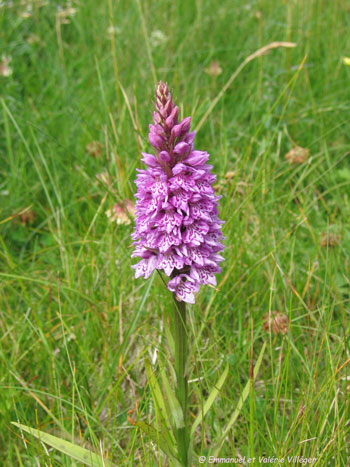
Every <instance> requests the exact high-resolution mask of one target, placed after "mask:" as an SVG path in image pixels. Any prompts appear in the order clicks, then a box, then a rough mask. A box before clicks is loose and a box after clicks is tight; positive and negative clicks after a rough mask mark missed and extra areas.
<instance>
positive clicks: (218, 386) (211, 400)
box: [191, 364, 229, 437]
mask: <svg viewBox="0 0 350 467" xmlns="http://www.w3.org/2000/svg"><path fill="white" fill-rule="evenodd" d="M228 370H229V365H228V364H227V365H226V368H225V370H224V372H223V373H222V375H221V376H220V378H219V381H218V382H217V383H216V385H215V386H214V387H213V389H212V390H211V393H210V394H209V397H208V399H207V400H206V401H205V404H204V406H203V410H201V411H200V412H199V413H198V415H197V417H196V419H195V421H194V422H193V425H192V428H191V437H192V436H193V433H194V432H195V430H196V428H197V426H198V425H199V424H200V423H201V422H202V420H203V418H204V417H205V416H206V414H207V413H208V411H209V409H210V407H211V406H212V405H213V403H214V401H215V399H216V398H217V396H218V394H219V393H220V390H221V388H222V386H223V384H224V382H225V380H226V378H227V375H228Z"/></svg>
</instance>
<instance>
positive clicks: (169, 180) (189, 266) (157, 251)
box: [132, 82, 224, 303]
mask: <svg viewBox="0 0 350 467" xmlns="http://www.w3.org/2000/svg"><path fill="white" fill-rule="evenodd" d="M155 98H156V102H155V111H154V112H153V124H152V125H149V129H150V131H149V141H150V143H151V145H152V146H153V148H154V154H147V153H142V155H143V159H142V161H143V162H144V163H145V164H146V166H147V169H146V170H138V175H137V179H136V181H135V183H136V185H137V193H136V195H135V197H136V198H137V201H136V228H135V231H134V233H133V235H132V238H133V240H134V243H133V244H134V246H135V250H134V252H133V254H132V256H133V257H141V258H142V259H141V261H140V262H139V263H137V264H136V265H134V266H133V268H134V269H135V277H136V278H137V277H140V276H144V277H145V278H147V277H149V276H150V275H151V273H152V272H153V271H154V269H159V270H163V271H164V273H165V274H166V275H167V276H169V277H170V280H169V282H168V289H169V290H170V291H171V292H173V293H174V294H175V297H176V299H177V300H178V301H184V302H187V303H194V302H195V295H194V294H195V293H197V292H198V291H199V288H200V285H205V284H211V285H213V286H215V285H216V278H215V274H216V273H218V272H220V271H221V269H220V267H219V263H220V262H221V261H222V260H223V257H222V256H221V255H220V254H219V252H220V251H222V250H223V249H224V247H223V245H222V243H221V241H222V240H223V238H224V237H223V235H222V233H221V224H223V221H221V220H220V219H219V217H218V209H217V203H218V200H219V198H220V196H215V194H214V190H213V188H212V184H213V183H214V181H215V179H216V176H215V175H212V174H211V172H210V170H211V169H212V166H211V165H209V164H207V161H208V159H209V154H208V153H207V152H204V151H198V150H194V148H193V140H194V137H195V132H192V133H191V132H190V124H191V117H187V118H185V119H184V120H182V121H181V122H180V123H179V122H178V117H179V109H178V107H177V106H176V105H175V104H174V102H173V100H172V97H171V94H170V92H169V89H168V86H167V84H165V83H162V82H160V83H159V84H158V85H157V87H156V91H155Z"/></svg>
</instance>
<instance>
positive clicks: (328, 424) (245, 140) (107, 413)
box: [0, 0, 350, 466]
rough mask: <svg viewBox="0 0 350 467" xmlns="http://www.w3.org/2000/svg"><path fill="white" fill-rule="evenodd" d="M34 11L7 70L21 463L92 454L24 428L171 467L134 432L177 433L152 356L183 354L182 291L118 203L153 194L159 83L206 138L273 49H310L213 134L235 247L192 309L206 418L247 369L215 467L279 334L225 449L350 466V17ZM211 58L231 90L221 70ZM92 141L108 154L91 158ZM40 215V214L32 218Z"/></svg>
mask: <svg viewBox="0 0 350 467" xmlns="http://www.w3.org/2000/svg"><path fill="white" fill-rule="evenodd" d="M22 3H23V2H22ZM24 3H25V2H24ZM26 3H28V4H30V3H31V2H29V1H28V2H26ZM32 3H33V9H32V15H31V16H30V17H29V18H22V17H21V16H20V13H21V12H22V11H23V9H24V8H25V7H24V6H23V5H22V6H21V5H20V2H19V1H14V2H12V4H11V3H10V2H2V6H1V7H0V56H1V55H6V56H11V57H12V62H11V63H10V65H11V67H12V69H13V74H12V75H10V76H8V77H1V76H0V95H1V105H0V107H1V109H0V223H1V224H0V277H1V282H0V327H1V336H0V414H1V419H0V453H1V454H0V463H1V465H6V466H13V465H23V466H27V465H53V466H60V465H63V466H70V465H72V462H73V461H72V460H70V459H69V458H68V457H66V456H64V455H63V454H60V453H59V452H58V451H54V450H50V449H49V448H46V449H47V451H45V449H44V447H43V445H42V444H40V443H39V442H37V441H36V440H35V439H34V438H33V437H31V436H30V435H26V436H25V440H26V441H25V442H24V441H23V439H22V438H21V435H20V432H19V430H18V429H17V428H15V427H14V426H13V425H11V423H10V422H11V421H18V422H19V423H22V424H25V425H28V426H31V427H33V428H37V429H40V430H43V431H46V432H48V433H51V434H53V435H55V436H62V437H65V438H66V439H67V440H73V441H74V442H76V443H78V444H80V445H81V446H84V447H86V448H90V449H95V450H96V452H103V453H104V455H105V456H106V457H108V459H111V460H112V461H113V462H115V463H116V464H117V465H124V464H125V465H141V466H143V465H147V466H148V465H167V464H166V460H165V458H164V456H163V455H160V454H159V452H158V450H157V449H156V448H152V447H151V445H150V443H149V439H148V438H147V437H146V436H145V435H143V434H142V433H141V432H140V431H139V429H137V428H135V427H134V426H133V425H132V423H131V420H132V419H134V420H136V419H137V417H139V418H140V419H142V420H145V421H148V422H150V423H156V422H155V416H154V407H153V404H152V400H151V393H150V388H149V386H148V385H147V379H146V372H145V364H144V359H145V357H146V356H151V357H153V356H154V354H155V350H156V349H158V351H159V352H160V356H161V357H166V355H167V353H166V350H165V349H166V338H165V334H164V330H163V322H164V320H163V318H164V317H165V316H166V314H167V313H169V312H171V300H170V298H169V296H168V294H167V291H166V290H165V289H164V287H163V285H162V283H161V281H160V280H159V278H158V276H154V277H153V280H152V279H151V280H148V281H144V280H142V279H138V280H134V279H133V273H132V270H131V268H130V266H131V264H132V262H131V259H130V254H131V248H130V246H131V240H130V234H131V232H132V225H116V224H115V223H111V222H109V220H108V218H107V216H106V215H105V211H106V210H107V209H108V208H111V207H112V206H113V204H114V203H115V202H117V201H120V200H122V199H126V198H131V199H132V195H133V193H134V191H135V186H134V184H133V180H134V178H135V169H136V167H140V166H141V162H140V151H141V150H142V149H146V150H149V149H150V146H149V144H148V142H147V129H148V126H147V125H148V123H149V122H150V118H151V110H152V100H153V89H154V85H155V75H156V78H157V79H162V80H166V81H167V82H168V83H169V85H170V87H171V88H172V89H173V90H174V95H175V96H176V98H177V102H178V103H179V104H181V110H182V111H183V115H184V116H186V115H190V114H191V115H192V116H193V127H196V125H197V124H198V123H199V122H200V120H201V118H202V117H203V115H205V112H206V111H207V109H208V108H209V106H210V104H211V103H212V102H213V100H214V99H215V97H216V96H217V95H218V94H219V92H220V90H221V89H222V88H223V86H224V85H225V83H226V82H227V81H228V79H229V78H230V76H232V74H233V73H234V71H235V70H236V69H237V67H238V66H239V65H240V63H242V62H243V60H244V59H245V58H246V57H248V56H249V55H250V54H252V53H253V52H255V51H256V50H257V49H259V48H260V47H262V46H264V45H266V44H268V43H270V42H272V41H292V42H295V43H296V44H297V46H296V47H295V48H293V49H284V48H279V49H275V50H272V51H271V52H270V53H269V54H268V55H266V56H261V57H258V58H256V59H255V60H253V61H252V62H251V63H249V64H248V65H247V66H246V67H245V68H244V69H243V71H242V72H241V73H240V74H239V75H238V76H237V78H236V79H235V81H234V82H233V84H232V85H231V86H230V87H229V88H228V89H227V91H226V92H225V93H224V95H223V97H222V98H221V99H220V100H219V101H218V103H217V105H216V106H215V107H214V108H213V110H212V111H211V112H210V114H209V116H208V118H207V119H206V121H205V122H204V124H203V125H202V126H201V128H200V131H199V132H198V135H197V137H196V147H197V148H199V149H205V150H207V151H208V152H209V153H210V154H211V162H212V164H213V165H214V170H215V172H216V173H217V175H218V184H219V185H220V186H219V188H220V194H221V195H222V199H221V208H220V212H221V216H222V218H223V219H224V220H225V221H226V224H225V226H224V234H225V236H226V241H225V244H226V249H225V253H224V256H225V262H224V263H223V272H222V274H221V275H220V276H219V277H218V284H219V286H218V289H217V290H214V289H211V288H208V287H207V288H202V289H201V291H200V293H199V295H198V297H197V303H196V305H195V306H193V307H191V309H190V311H189V321H190V330H191V336H190V339H191V342H192V354H191V376H190V378H191V380H193V382H191V383H190V406H191V412H192V418H193V421H194V420H195V416H196V415H197V413H198V411H199V410H200V407H202V406H203V404H204V403H205V400H206V398H207V397H208V395H209V394H210V392H211V389H212V388H213V386H214V384H215V383H216V382H217V381H218V380H219V378H220V376H221V374H222V373H223V371H224V369H225V366H226V364H227V363H228V364H229V375H228V377H227V379H226V382H225V384H224V385H223V387H222V389H221V391H220V393H219V396H218V397H217V398H216V400H215V402H214V404H213V406H212V407H211V409H210V410H209V412H208V414H207V416H206V417H205V419H204V422H203V423H202V424H200V425H199V427H198V428H197V430H196V437H195V441H196V442H195V445H194V452H195V455H194V460H195V461H196V459H197V457H198V455H207V454H208V452H209V448H210V447H211V446H212V445H213V444H214V443H215V442H216V441H217V440H219V439H220V436H221V434H222V432H223V430H224V429H225V426H226V425H227V423H228V422H229V419H230V417H231V414H232V412H233V411H234V409H235V407H236V405H237V403H238V400H239V397H240V394H241V392H242V391H243V389H244V387H245V385H246V383H247V382H248V381H249V373H250V364H251V357H252V356H251V348H253V360H254V361H255V360H256V359H257V357H258V355H259V352H260V350H261V348H262V346H263V343H264V341H265V340H267V342H268V345H267V350H266V352H265V355H264V358H263V362H262V365H261V368H260V371H259V373H258V376H257V378H256V380H255V381H254V386H252V388H251V389H250V395H249V397H248V400H247V401H246V403H245V404H244V405H243V408H242V410H241V412H240V414H239V416H238V418H237V420H236V422H235V424H234V425H233V427H232V429H231V430H230V431H229V434H228V436H227V438H226V440H225V442H224V443H223V445H222V448H221V450H220V453H219V457H237V456H239V455H242V456H249V455H254V456H259V455H260V456H262V455H266V456H273V455H274V456H277V457H284V456H304V457H317V458H318V461H317V465H322V466H323V465H325V466H326V465H330V466H333V465H336V466H345V465H348V462H349V458H350V453H349V448H348V446H349V441H350V424H349V420H350V410H349V402H348V401H349V384H350V383H349V381H350V373H349V363H350V362H349V358H350V347H349V341H348V335H349V330H350V329H349V328H350V325H349V323H350V321H349V315H350V308H349V298H350V283H349V277H350V231H349V223H350V221H349V219H350V199H349V193H350V191H349V188H350V163H349V157H350V156H349V115H350V114H349V110H350V104H349V103H350V85H349V84H350V82H349V80H350V67H347V66H345V65H344V64H343V63H342V59H343V57H344V56H350V39H349V37H348V36H349V34H348V30H349V25H350V20H349V18H350V16H349V14H350V13H349V6H348V5H346V2H342V1H340V0H334V1H333V2H328V1H325V0H314V1H305V2H303V1H301V0H295V1H291V0H290V1H288V2H273V1H268V0H259V1H253V2H250V3H246V2H241V1H239V0H234V1H228V0H223V1H221V2H210V1H204V0H197V1H196V2H194V1H193V2H192V1H189V2H171V1H163V2H157V1H149V0H147V1H142V2H141V1H137V0H130V1H125V0H120V1H119V2H118V1H112V0H111V1H110V2H109V1H108V0H104V1H101V2H97V1H93V0H84V1H80V2H79V4H78V3H76V4H75V3H74V2H73V6H75V8H76V14H75V15H74V16H73V17H71V18H69V19H70V22H69V24H60V23H59V22H58V20H57V16H56V13H57V6H58V2H54V1H49V2H48V5H43V6H41V7H39V6H38V2H35V1H33V2H32ZM258 11H259V12H260V14H258V15H257V13H258ZM111 25H113V26H115V27H116V29H115V32H114V34H113V35H111V34H109V33H108V28H109V27H110V26H111ZM157 30H160V31H162V32H163V33H164V35H165V37H166V40H165V41H163V43H159V44H156V35H155V34H154V31H157ZM152 32H153V35H152ZM28 39H29V41H28ZM33 39H34V42H33ZM304 58H305V63H304V65H303V67H302V69H301V70H300V69H299V67H300V64H301V63H302V62H303V59H304ZM212 60H215V61H218V62H219V64H220V66H221V68H222V74H220V75H219V76H217V77H215V78H213V77H211V76H209V75H208V74H207V73H206V72H205V71H204V70H205V69H206V68H208V67H209V65H210V62H211V61H212ZM93 140H97V141H99V142H100V143H101V144H102V145H103V150H102V154H101V157H97V158H93V157H92V156H91V155H89V154H87V152H86V150H85V147H86V145H87V144H88V143H89V142H91V141H93ZM295 144H297V145H299V146H302V147H304V148H308V149H309V150H310V156H309V158H308V160H307V161H305V162H304V163H303V164H298V165H297V164H289V163H288V162H287V161H286V160H285V158H284V155H285V154H286V153H287V152H288V151H289V150H290V149H291V148H292V147H293V146H294V145H295ZM103 171H107V172H108V173H109V175H110V178H111V180H112V182H113V184H112V186H111V187H110V188H109V189H107V188H106V186H104V185H103V184H102V183H101V182H99V181H98V180H97V178H96V174H99V173H101V172H103ZM228 171H234V176H233V178H232V179H231V180H228V179H227V178H225V174H226V173H227V172H228ZM26 208H27V209H28V210H30V211H34V212H35V217H34V219H32V220H31V221H27V222H21V219H20V216H19V213H21V212H22V211H23V210H24V209H26ZM22 220H23V218H22ZM325 233H329V234H332V235H333V236H335V239H336V242H335V245H334V246H328V247H327V245H326V246H324V245H323V244H322V242H323V239H324V238H323V235H324V234H325ZM323 243H324V242H323ZM269 310H270V311H275V310H276V311H279V312H281V313H283V314H286V315H287V316H288V318H289V320H290V326H289V332H288V334H287V335H284V336H282V335H280V334H279V335H278V336H277V337H274V335H273V334H272V335H271V334H269V333H268V332H266V331H265V330H264V327H263V317H264V315H265V314H266V313H268V312H269ZM252 337H253V340H252ZM164 352H165V354H164ZM158 362H159V358H158V359H157V363H156V366H157V364H158ZM132 409H134V412H133V413H129V414H128V412H129V411H130V410H132ZM252 453H254V454H252ZM48 456H49V457H48ZM194 465H198V463H197V462H195V464H194ZM256 465H258V463H256Z"/></svg>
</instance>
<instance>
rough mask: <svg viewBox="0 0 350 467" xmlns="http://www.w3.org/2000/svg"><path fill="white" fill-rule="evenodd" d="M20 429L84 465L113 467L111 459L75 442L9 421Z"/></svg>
mask: <svg viewBox="0 0 350 467" xmlns="http://www.w3.org/2000/svg"><path fill="white" fill-rule="evenodd" d="M11 423H12V424H13V425H15V426H16V427H17V428H19V429H20V430H21V431H25V432H26V433H29V434H31V435H33V436H35V437H36V438H38V439H39V440H40V441H41V442H44V443H46V444H48V445H49V446H51V447H53V448H55V449H57V450H58V451H61V452H63V453H64V454H66V455H67V456H69V457H71V458H72V459H75V460H77V461H79V462H82V463H83V464H85V465H90V466H91V467H113V466H115V464H113V463H112V462H111V461H109V460H107V459H104V458H102V457H101V456H100V455H99V454H95V453H94V452H92V451H89V450H88V449H85V448H82V447H81V446H78V445H76V444H73V443H70V442H69V441H66V440H65V439H62V438H57V437H56V436H53V435H50V434H48V433H45V432H44V431H40V430H36V429H35V428H30V427H29V426H26V425H22V424H21V423H16V422H11Z"/></svg>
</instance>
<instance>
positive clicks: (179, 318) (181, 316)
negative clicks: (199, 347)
mask: <svg viewBox="0 0 350 467" xmlns="http://www.w3.org/2000/svg"><path fill="white" fill-rule="evenodd" d="M174 299H175V297H174ZM175 304H176V310H175V321H174V331H175V332H174V344H175V373H176V395H177V398H178V400H179V403H180V406H181V409H182V413H183V418H184V427H183V428H177V429H176V431H175V437H176V441H177V445H178V452H179V458H180V461H181V463H182V464H183V465H184V466H185V467H187V465H188V459H187V453H188V446H189V437H188V430H187V397H188V385H187V375H186V360H187V349H188V345H187V327H186V305H185V303H184V302H178V301H177V300H176V299H175Z"/></svg>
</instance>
